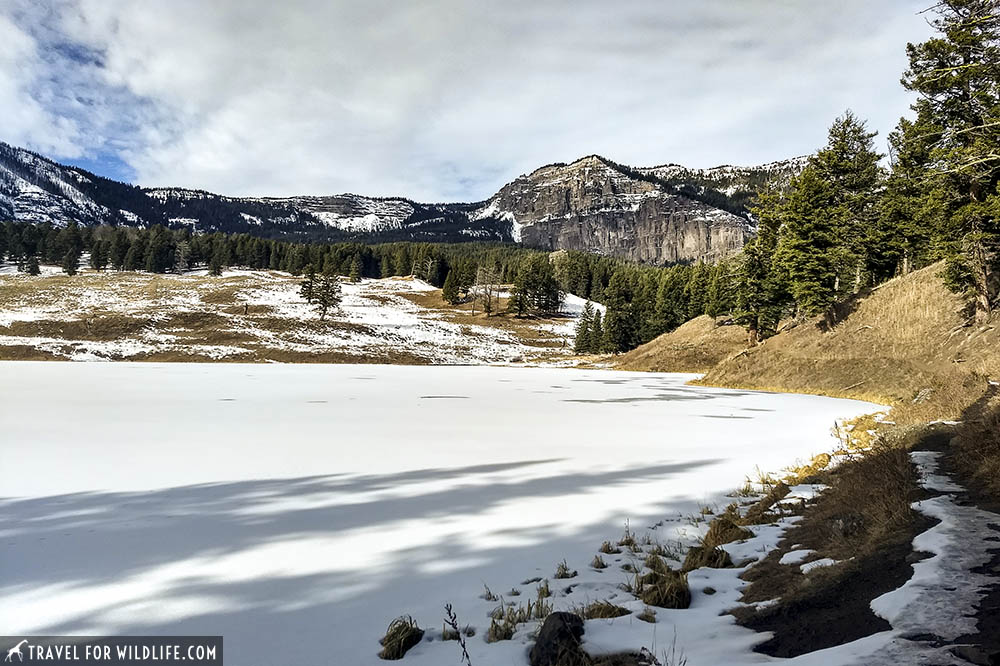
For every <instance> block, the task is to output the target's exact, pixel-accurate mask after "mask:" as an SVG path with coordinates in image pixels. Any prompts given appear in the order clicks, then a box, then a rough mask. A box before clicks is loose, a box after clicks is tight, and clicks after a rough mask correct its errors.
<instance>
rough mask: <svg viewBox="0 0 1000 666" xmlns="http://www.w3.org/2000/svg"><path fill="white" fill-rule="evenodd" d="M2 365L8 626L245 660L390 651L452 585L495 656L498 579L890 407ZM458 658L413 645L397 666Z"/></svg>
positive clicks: (688, 509) (828, 443)
mask: <svg viewBox="0 0 1000 666" xmlns="http://www.w3.org/2000/svg"><path fill="white" fill-rule="evenodd" d="M0 377H2V380H3V381H2V387H3V388H0V433H2V434H0V442H2V443H0V469H2V470H3V471H4V476H3V480H2V481H0V497H2V498H3V499H2V500H0V521H2V524H0V625H2V626H3V627H4V628H5V633H7V634H9V635H14V634H74V633H75V634H119V633H124V634H144V633H147V634H148V633H154V634H156V633H162V634H209V635H213V634H222V635H223V636H224V637H225V651H226V658H227V659H226V661H227V663H230V664H236V665H241V664H270V663H274V664H278V663H281V664H284V663H300V664H351V665H353V664H376V663H382V662H380V661H379V660H378V659H377V658H376V656H375V655H376V653H377V651H378V649H379V645H378V642H377V641H378V638H379V637H380V636H381V635H382V633H383V632H384V630H385V627H386V625H387V624H388V622H389V621H390V620H391V619H392V618H393V617H395V616H397V615H400V614H412V615H413V616H414V617H415V618H416V619H417V620H418V622H419V623H420V624H421V626H425V627H428V628H436V629H437V630H440V627H441V618H442V616H443V611H442V607H443V605H444V604H445V603H447V602H452V603H453V604H454V605H455V608H456V610H457V612H458V614H459V616H460V619H461V621H462V623H463V624H471V625H473V626H475V627H477V628H478V629H479V633H478V634H477V636H476V637H475V638H473V639H470V651H471V650H472V649H473V648H474V649H475V651H479V650H480V648H481V647H485V645H481V644H482V640H483V639H482V636H483V634H484V633H485V628H486V627H488V625H489V619H488V618H486V617H485V614H484V612H483V611H482V608H481V605H482V604H483V603H485V602H483V601H482V600H479V599H478V598H477V597H478V595H480V594H482V592H483V584H484V583H486V584H488V585H490V587H491V588H492V589H493V590H494V591H496V592H498V593H501V592H504V591H505V590H507V589H508V588H510V587H511V586H513V585H515V584H518V583H520V582H521V581H522V580H524V579H528V578H531V577H534V576H545V577H551V573H552V569H553V568H554V567H555V565H556V563H557V562H558V561H560V560H562V559H563V558H567V559H568V561H569V564H570V566H571V567H573V568H584V567H586V564H587V562H588V561H589V560H590V558H592V557H593V555H594V553H595V552H596V548H597V546H598V545H600V543H601V541H603V540H604V539H614V538H616V537H617V536H620V534H621V532H622V526H623V524H624V522H625V520H626V519H627V520H629V521H630V523H631V525H632V526H633V527H636V528H644V527H645V526H647V525H651V524H653V523H655V522H657V521H658V520H660V519H661V518H663V517H665V516H666V517H669V516H673V517H676V516H678V515H679V514H680V515H688V514H694V513H696V512H697V511H698V509H699V508H700V507H701V506H704V505H709V506H711V505H717V506H720V507H721V506H724V505H725V504H726V503H727V502H728V501H729V500H727V499H726V498H725V495H726V493H728V492H730V491H732V490H733V489H734V488H735V487H737V486H739V485H740V484H741V482H742V481H743V480H744V478H745V477H746V476H747V475H749V474H753V473H754V469H755V468H760V469H761V470H770V471H777V470H780V469H781V468H783V467H785V466H787V465H789V464H791V463H794V462H795V461H796V460H805V459H807V458H808V457H810V456H811V455H813V454H816V453H819V452H822V451H825V450H829V449H830V448H832V446H833V445H834V442H833V440H832V438H831V436H830V429H831V427H832V426H833V424H834V421H835V419H840V418H851V417H854V416H856V415H858V414H862V413H866V412H870V411H873V410H875V409H877V408H876V407H875V406H873V405H870V404H867V403H861V402H855V401H847V400H835V399H831V398H823V397H817V396H805V395H778V394H768V393H758V392H752V391H738V390H724V389H714V388H703V387H692V386H685V385H684V384H685V382H686V381H687V380H689V379H690V378H691V376H690V375H666V374H642V373H621V372H603V371H585V370H564V369H563V370H561V369H523V368H497V367H407V366H350V365H341V366H319V365H236V364H194V365H187V364H143V363H135V364H128V363H117V364H113V363H108V364H97V363H87V364H83V363H81V364H73V363H0ZM664 536H666V537H668V538H669V535H664ZM609 575H611V574H609ZM556 601H557V604H556V606H557V608H559V603H558V599H556ZM639 624H642V623H639ZM654 626H656V625H644V627H645V628H644V629H643V630H647V629H648V630H649V631H653V629H652V627H654ZM658 631H659V632H660V633H661V643H662V642H663V636H669V635H670V627H667V626H663V623H662V622H661V623H660V625H659V629H658ZM473 644H475V645H473ZM439 649H445V650H446V652H443V653H442V652H436V650H439ZM454 650H455V648H454V644H450V645H448V646H446V647H445V646H442V645H441V644H440V643H438V644H437V645H435V644H428V643H425V644H421V645H420V646H418V647H417V648H415V649H414V651H413V652H412V653H411V655H408V656H407V658H406V660H405V661H404V662H403V663H411V664H412V663H421V664H424V663H426V664H442V663H452V662H455V663H457V661H458V659H457V654H454V653H453V651H454ZM475 651H474V656H475V654H476V652H475ZM488 654H490V655H492V656H491V659H492V660H493V661H490V662H487V661H476V660H475V658H474V659H473V663H476V664H477V666H479V665H480V664H500V663H503V664H506V663H513V664H525V663H527V661H526V658H525V657H524V648H523V645H522V644H520V643H516V642H512V644H511V645H510V646H502V647H501V648H499V649H496V648H493V649H492V651H491V652H489V653H488ZM442 655H447V658H444V657H442Z"/></svg>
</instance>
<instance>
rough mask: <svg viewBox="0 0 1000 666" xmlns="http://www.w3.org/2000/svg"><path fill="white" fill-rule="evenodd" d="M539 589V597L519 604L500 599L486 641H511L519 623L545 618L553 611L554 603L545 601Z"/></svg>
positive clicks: (491, 616) (493, 613)
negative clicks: (509, 603)
mask: <svg viewBox="0 0 1000 666" xmlns="http://www.w3.org/2000/svg"><path fill="white" fill-rule="evenodd" d="M547 596H548V595H546V596H542V594H541V590H540V589H539V595H538V599H536V600H535V601H528V602H527V603H524V604H519V605H507V604H505V603H504V602H503V599H501V600H500V605H499V606H497V607H496V608H495V609H494V610H493V612H492V613H491V614H490V618H491V621H490V628H489V629H488V630H487V632H486V642H487V643H495V642H497V641H509V640H510V639H511V638H513V637H514V633H515V632H516V631H517V625H519V624H524V623H525V622H530V621H532V620H544V619H545V618H547V617H548V616H549V614H550V613H551V612H552V604H551V603H549V602H547V601H545V599H546V598H547Z"/></svg>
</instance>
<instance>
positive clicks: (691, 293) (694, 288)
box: [684, 262, 712, 321]
mask: <svg viewBox="0 0 1000 666" xmlns="http://www.w3.org/2000/svg"><path fill="white" fill-rule="evenodd" d="M711 278H712V268H711V266H709V265H708V264H706V263H704V262H698V263H697V264H696V265H695V266H694V268H692V270H691V274H690V277H689V279H688V283H687V285H686V286H685V288H684V295H685V298H686V300H687V314H686V316H685V317H684V320H685V321H687V320H688V319H693V318H695V317H698V316H701V315H703V314H705V302H706V300H707V296H708V283H709V280H711Z"/></svg>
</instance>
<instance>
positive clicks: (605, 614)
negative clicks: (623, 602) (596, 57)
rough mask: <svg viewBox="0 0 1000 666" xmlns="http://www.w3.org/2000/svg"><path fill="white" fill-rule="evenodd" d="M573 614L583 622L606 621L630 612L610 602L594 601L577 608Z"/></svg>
mask: <svg viewBox="0 0 1000 666" xmlns="http://www.w3.org/2000/svg"><path fill="white" fill-rule="evenodd" d="M574 612H575V613H576V614H577V615H579V616H580V617H582V618H583V619H584V620H607V619H611V618H615V617H622V616H624V615H628V614H630V613H631V612H632V611H630V610H629V609H627V608H623V607H622V606H616V605H615V604H613V603H611V602H610V601H595V602H593V603H590V604H587V605H586V606H581V607H579V608H578V609H576V610H575V611H574Z"/></svg>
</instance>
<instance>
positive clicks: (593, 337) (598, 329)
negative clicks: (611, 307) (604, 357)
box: [588, 308, 606, 354]
mask: <svg viewBox="0 0 1000 666" xmlns="http://www.w3.org/2000/svg"><path fill="white" fill-rule="evenodd" d="M588 349H589V350H590V353H591V354H600V353H602V352H604V351H606V347H605V341H604V321H603V315H602V314H601V310H600V309H599V308H594V323H593V324H591V325H590V342H589V344H588Z"/></svg>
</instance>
